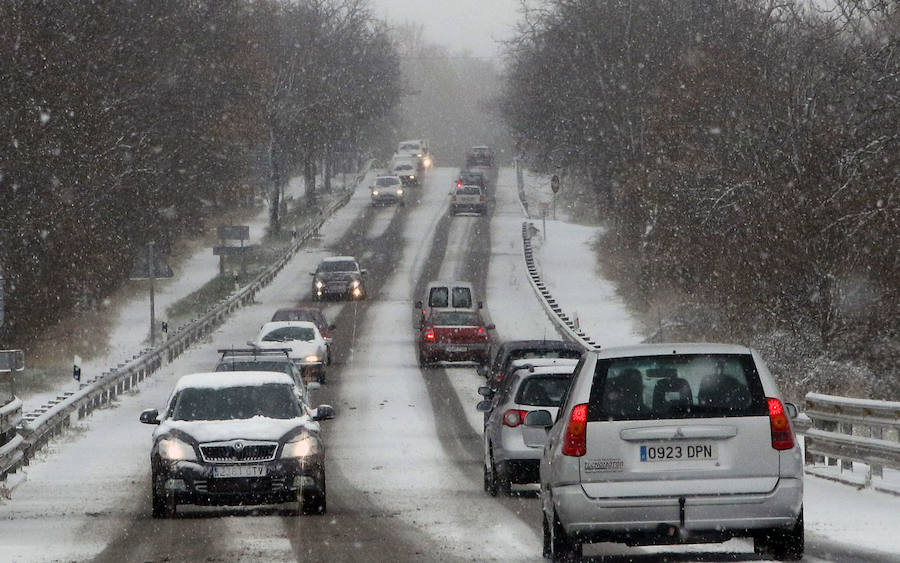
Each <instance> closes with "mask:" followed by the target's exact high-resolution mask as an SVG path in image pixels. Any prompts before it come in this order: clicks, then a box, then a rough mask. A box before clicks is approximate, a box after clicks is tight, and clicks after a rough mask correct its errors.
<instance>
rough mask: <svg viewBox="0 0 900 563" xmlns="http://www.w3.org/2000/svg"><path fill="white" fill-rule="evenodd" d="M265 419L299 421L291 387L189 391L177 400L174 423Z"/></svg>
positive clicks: (260, 386) (298, 410) (195, 389)
mask: <svg viewBox="0 0 900 563" xmlns="http://www.w3.org/2000/svg"><path fill="white" fill-rule="evenodd" d="M255 416H263V417H267V418H278V419H287V418H296V417H298V416H300V407H299V405H298V404H297V399H296V397H295V396H294V389H293V386H291V385H285V384H281V383H267V384H264V385H252V386H242V387H224V388H219V389H213V388H207V387H199V388H198V387H188V388H185V389H182V390H181V391H180V392H179V393H178V394H177V395H176V396H175V398H174V400H173V406H172V415H171V418H172V419H173V420H187V421H191V420H238V419H246V418H253V417H255Z"/></svg>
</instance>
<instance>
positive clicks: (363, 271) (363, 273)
mask: <svg viewBox="0 0 900 563" xmlns="http://www.w3.org/2000/svg"><path fill="white" fill-rule="evenodd" d="M359 273H360V274H362V275H364V276H365V275H367V274H368V273H369V270H360V271H359Z"/></svg>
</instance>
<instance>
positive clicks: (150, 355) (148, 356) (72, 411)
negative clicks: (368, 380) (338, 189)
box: [0, 164, 371, 480]
mask: <svg viewBox="0 0 900 563" xmlns="http://www.w3.org/2000/svg"><path fill="white" fill-rule="evenodd" d="M370 165H371V164H370ZM366 170H368V168H366ZM363 174H364V173H363ZM363 174H361V175H360V177H358V178H357V182H356V184H359V182H361V181H362V175H363ZM353 191H354V190H352V189H350V190H346V191H345V193H344V194H343V195H341V197H339V198H338V199H336V200H334V201H332V202H331V203H330V204H329V205H328V206H327V207H326V208H325V209H323V210H322V212H321V213H320V214H319V215H318V217H316V218H315V219H312V220H310V221H308V222H307V223H306V225H304V227H303V228H302V229H301V230H298V232H297V236H296V238H295V239H294V240H293V242H292V243H291V245H290V246H289V247H288V248H287V249H286V250H285V252H284V254H283V255H282V256H281V257H280V258H279V259H278V260H277V261H276V262H275V263H274V264H272V265H271V266H269V267H268V268H267V269H266V270H265V271H263V272H262V273H260V274H259V275H258V276H257V277H256V278H255V279H254V280H253V281H252V282H250V283H249V284H247V285H246V286H244V287H242V288H240V289H239V290H237V291H236V292H234V293H233V294H232V295H231V296H229V297H227V298H225V299H224V300H222V301H221V302H220V303H219V304H217V305H215V306H213V307H210V309H209V310H208V311H207V312H206V313H205V314H204V315H203V316H202V317H200V318H198V319H194V320H192V321H190V322H189V323H187V324H185V325H182V326H180V327H178V329H177V330H176V331H175V332H174V333H173V334H172V335H171V336H169V338H168V339H167V340H166V341H165V342H164V343H162V344H160V345H159V346H157V347H156V348H153V349H146V350H144V351H143V352H141V353H140V354H136V355H135V356H134V357H133V359H132V360H131V361H130V362H126V363H124V364H120V365H119V366H118V367H116V368H114V369H111V370H110V371H108V372H105V373H103V374H102V375H100V376H99V377H96V378H94V379H92V380H90V381H87V382H84V383H83V384H82V385H81V388H80V389H79V390H78V391H76V392H74V393H71V392H69V393H64V394H63V395H60V396H58V397H57V398H56V399H55V400H53V401H50V402H49V403H47V404H45V405H43V406H42V407H41V408H39V409H37V410H35V411H33V412H29V413H27V414H25V415H24V416H23V417H21V418H22V421H21V423H19V424H17V426H16V430H17V435H16V436H15V437H14V438H13V439H12V440H10V441H9V442H7V443H6V444H4V445H3V446H2V447H0V480H3V479H6V476H7V475H8V474H9V473H12V472H15V471H16V470H17V469H18V468H19V467H21V466H22V465H27V464H28V461H29V460H30V459H31V458H32V457H33V456H34V454H35V453H36V452H37V451H39V450H40V449H41V448H42V447H44V446H45V445H46V444H47V442H49V441H50V440H51V439H52V438H54V437H55V436H58V435H60V434H62V433H63V432H65V431H66V429H68V428H69V427H70V426H71V425H72V423H73V422H76V421H77V420H79V419H82V418H84V417H86V416H88V415H89V414H91V413H92V412H93V411H94V410H96V409H97V408H100V407H102V406H105V405H107V404H109V403H110V402H111V401H112V400H114V399H115V398H116V397H117V396H118V395H120V394H122V393H124V392H126V391H129V390H131V389H132V388H133V387H134V386H136V385H137V384H138V383H140V382H141V381H143V380H144V379H145V378H146V377H149V376H150V375H152V374H153V373H154V372H156V371H157V370H158V369H159V368H160V367H162V365H163V364H164V362H165V363H168V362H171V361H172V360H174V359H175V358H177V357H178V356H180V355H181V354H182V353H184V352H185V351H186V350H187V349H188V348H189V347H190V346H191V345H192V344H193V343H195V342H197V341H198V340H200V339H201V338H203V337H205V336H207V335H208V334H211V333H212V332H213V330H215V329H216V327H218V326H219V325H221V324H222V323H223V322H224V321H225V319H226V318H227V317H228V316H229V315H230V314H231V313H233V312H234V311H236V310H237V309H239V308H241V307H243V306H245V305H248V304H250V303H252V302H253V301H254V299H255V297H256V294H257V292H258V291H259V290H261V289H262V288H264V287H265V286H267V285H269V283H271V281H272V280H273V279H274V278H275V276H277V275H278V273H279V272H281V270H282V269H283V268H284V267H285V265H287V263H288V262H289V261H290V259H291V258H293V256H294V255H295V254H296V253H297V251H298V250H299V249H300V248H301V246H302V245H303V244H304V243H305V242H306V241H307V240H308V239H309V238H310V237H312V236H314V235H316V234H317V233H318V230H319V228H320V227H321V226H322V224H323V223H325V221H326V220H327V219H328V218H329V217H330V216H331V215H333V214H334V212H335V211H337V210H338V209H340V208H341V207H343V206H344V205H346V204H347V202H349V201H350V198H351V197H352V196H353ZM16 401H18V399H17V400H16ZM21 405H22V403H21V401H18V405H17V406H18V409H19V412H21ZM8 408H9V405H7V406H4V407H3V409H8ZM0 412H3V411H2V410H0Z"/></svg>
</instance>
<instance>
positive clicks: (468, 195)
mask: <svg viewBox="0 0 900 563" xmlns="http://www.w3.org/2000/svg"><path fill="white" fill-rule="evenodd" d="M450 196H451V197H450V215H458V214H460V213H475V214H477V215H484V214H485V213H487V191H486V190H485V189H484V188H483V187H481V186H476V185H465V184H464V185H462V186H459V187H457V188H456V189H455V190H454V191H452V192H450Z"/></svg>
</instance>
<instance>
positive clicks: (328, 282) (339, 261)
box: [309, 256, 367, 300]
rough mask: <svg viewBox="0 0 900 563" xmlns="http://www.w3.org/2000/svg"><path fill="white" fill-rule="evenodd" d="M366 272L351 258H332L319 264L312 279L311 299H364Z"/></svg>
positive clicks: (312, 274) (312, 273)
mask: <svg viewBox="0 0 900 563" xmlns="http://www.w3.org/2000/svg"><path fill="white" fill-rule="evenodd" d="M366 274H367V272H366V270H364V269H362V268H360V267H359V262H357V261H356V258H354V257H352V256H332V257H331V258H326V259H325V260H322V261H321V262H319V265H318V267H316V271H315V272H310V274H309V275H311V276H312V277H313V282H312V295H313V299H316V300H320V299H324V298H326V297H342V298H348V299H365V297H366V284H365V278H366Z"/></svg>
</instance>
